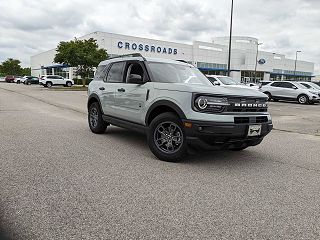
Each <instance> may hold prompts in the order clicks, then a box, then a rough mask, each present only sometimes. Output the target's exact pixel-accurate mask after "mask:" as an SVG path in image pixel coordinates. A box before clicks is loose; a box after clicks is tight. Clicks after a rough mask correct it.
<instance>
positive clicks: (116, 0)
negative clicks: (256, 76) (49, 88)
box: [0, 0, 320, 74]
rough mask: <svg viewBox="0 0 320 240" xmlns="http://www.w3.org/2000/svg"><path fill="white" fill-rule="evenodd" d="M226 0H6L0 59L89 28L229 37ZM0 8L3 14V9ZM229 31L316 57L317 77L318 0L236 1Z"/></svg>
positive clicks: (167, 36)
mask: <svg viewBox="0 0 320 240" xmlns="http://www.w3.org/2000/svg"><path fill="white" fill-rule="evenodd" d="M230 6H231V0H201V1H199V0H170V1H169V0H134V1H132V0H10V1H2V2H1V5H0V9H1V14H0V62H2V61H4V60H5V59H7V58H9V57H12V58H16V59H20V60H21V62H22V65H23V66H24V67H27V66H29V65H30V56H32V55H35V54H37V53H40V52H43V51H46V50H49V49H53V48H55V47H56V46H57V45H58V43H59V42H60V41H68V40H71V39H73V38H74V37H80V36H83V35H85V34H87V33H91V32H94V31H105V32H111V33H118V34H125V35H132V36H137V37H146V38H154V39H159V40H167V41H174V42H181V43H192V41H194V40H199V41H207V42H211V41H212V38H213V37H219V36H227V35H228V34H229V24H230ZM4 13H5V14H4ZM233 34H234V35H237V36H251V37H257V38H258V39H259V41H260V42H263V45H262V46H261V47H260V49H261V50H264V51H270V52H276V53H282V54H285V55H286V56H287V57H289V58H295V52H296V51H297V50H301V51H302V53H301V54H299V59H301V60H305V61H311V62H315V63H316V65H315V72H316V74H320V44H319V43H320V0H234V25H233Z"/></svg>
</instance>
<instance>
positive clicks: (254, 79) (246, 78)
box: [241, 71, 264, 83]
mask: <svg viewBox="0 0 320 240" xmlns="http://www.w3.org/2000/svg"><path fill="white" fill-rule="evenodd" d="M263 77H264V72H257V73H256V76H255V72H254V71H241V82H242V83H249V82H250V83H258V82H259V81H262V80H263Z"/></svg>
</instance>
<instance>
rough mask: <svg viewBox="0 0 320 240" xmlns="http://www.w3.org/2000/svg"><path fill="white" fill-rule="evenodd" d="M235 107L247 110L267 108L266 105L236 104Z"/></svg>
mask: <svg viewBox="0 0 320 240" xmlns="http://www.w3.org/2000/svg"><path fill="white" fill-rule="evenodd" d="M234 106H235V107H247V108H266V107H267V106H268V105H267V104H266V103H235V104H234Z"/></svg>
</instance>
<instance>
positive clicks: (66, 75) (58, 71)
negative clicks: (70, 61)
mask: <svg viewBox="0 0 320 240" xmlns="http://www.w3.org/2000/svg"><path fill="white" fill-rule="evenodd" d="M54 75H59V76H61V77H64V78H69V68H68V67H63V68H55V69H54Z"/></svg>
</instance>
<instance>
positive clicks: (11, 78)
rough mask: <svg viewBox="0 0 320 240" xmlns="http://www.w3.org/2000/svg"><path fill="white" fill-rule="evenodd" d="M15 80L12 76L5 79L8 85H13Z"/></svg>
mask: <svg viewBox="0 0 320 240" xmlns="http://www.w3.org/2000/svg"><path fill="white" fill-rule="evenodd" d="M14 79H15V77H14V76H12V75H10V76H6V77H5V81H6V82H7V83H13V82H14Z"/></svg>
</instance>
